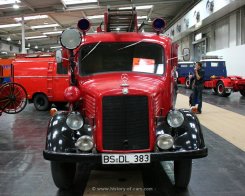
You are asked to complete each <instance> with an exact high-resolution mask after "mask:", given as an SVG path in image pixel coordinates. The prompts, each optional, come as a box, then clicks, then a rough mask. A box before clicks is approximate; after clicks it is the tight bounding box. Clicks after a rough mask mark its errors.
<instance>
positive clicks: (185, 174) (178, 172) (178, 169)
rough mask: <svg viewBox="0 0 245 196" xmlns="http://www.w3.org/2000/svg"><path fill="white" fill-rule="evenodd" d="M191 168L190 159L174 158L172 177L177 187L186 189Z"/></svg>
mask: <svg viewBox="0 0 245 196" xmlns="http://www.w3.org/2000/svg"><path fill="white" fill-rule="evenodd" d="M191 170H192V160H191V159H188V160H176V161H174V179H175V186H176V187H177V188H181V189H186V188H187V186H188V184H189V182H190V179H191Z"/></svg>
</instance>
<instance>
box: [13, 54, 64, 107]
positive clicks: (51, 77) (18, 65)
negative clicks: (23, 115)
mask: <svg viewBox="0 0 245 196" xmlns="http://www.w3.org/2000/svg"><path fill="white" fill-rule="evenodd" d="M12 64H13V67H14V75H15V81H16V82H17V83H19V84H21V85H23V86H24V87H25V89H26V91H27V94H28V100H29V102H33V103H34V106H35V108H36V109H37V110H40V111H43V110H47V109H49V108H50V106H51V104H52V103H54V104H55V105H56V106H57V107H60V106H63V105H65V104H66V103H67V102H66V100H65V98H64V90H65V89H66V88H67V87H68V86H69V76H68V69H67V68H66V67H64V66H62V63H57V62H56V58H55V55H54V54H53V53H40V54H27V55H19V56H17V57H16V58H15V60H14V61H13V62H12Z"/></svg>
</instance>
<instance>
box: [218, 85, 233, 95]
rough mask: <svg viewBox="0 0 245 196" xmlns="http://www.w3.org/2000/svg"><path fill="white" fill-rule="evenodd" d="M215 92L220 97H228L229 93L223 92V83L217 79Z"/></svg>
mask: <svg viewBox="0 0 245 196" xmlns="http://www.w3.org/2000/svg"><path fill="white" fill-rule="evenodd" d="M216 91H217V94H218V95H219V96H221V97H228V96H229V95H230V94H231V93H226V92H225V85H224V83H223V82H222V81H219V82H218V83H217V85H216Z"/></svg>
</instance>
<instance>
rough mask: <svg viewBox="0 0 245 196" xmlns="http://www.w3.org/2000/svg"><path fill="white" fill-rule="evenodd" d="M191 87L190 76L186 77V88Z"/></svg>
mask: <svg viewBox="0 0 245 196" xmlns="http://www.w3.org/2000/svg"><path fill="white" fill-rule="evenodd" d="M190 87H191V85H190V78H188V77H187V78H186V79H185V88H187V89H189V88H190Z"/></svg>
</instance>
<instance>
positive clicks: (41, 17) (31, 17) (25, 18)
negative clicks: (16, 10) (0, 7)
mask: <svg viewBox="0 0 245 196" xmlns="http://www.w3.org/2000/svg"><path fill="white" fill-rule="evenodd" d="M43 18H48V15H36V16H25V17H24V20H25V21H26V20H38V19H43ZM14 19H15V21H16V22H20V21H22V18H20V17H19V18H14Z"/></svg>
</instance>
